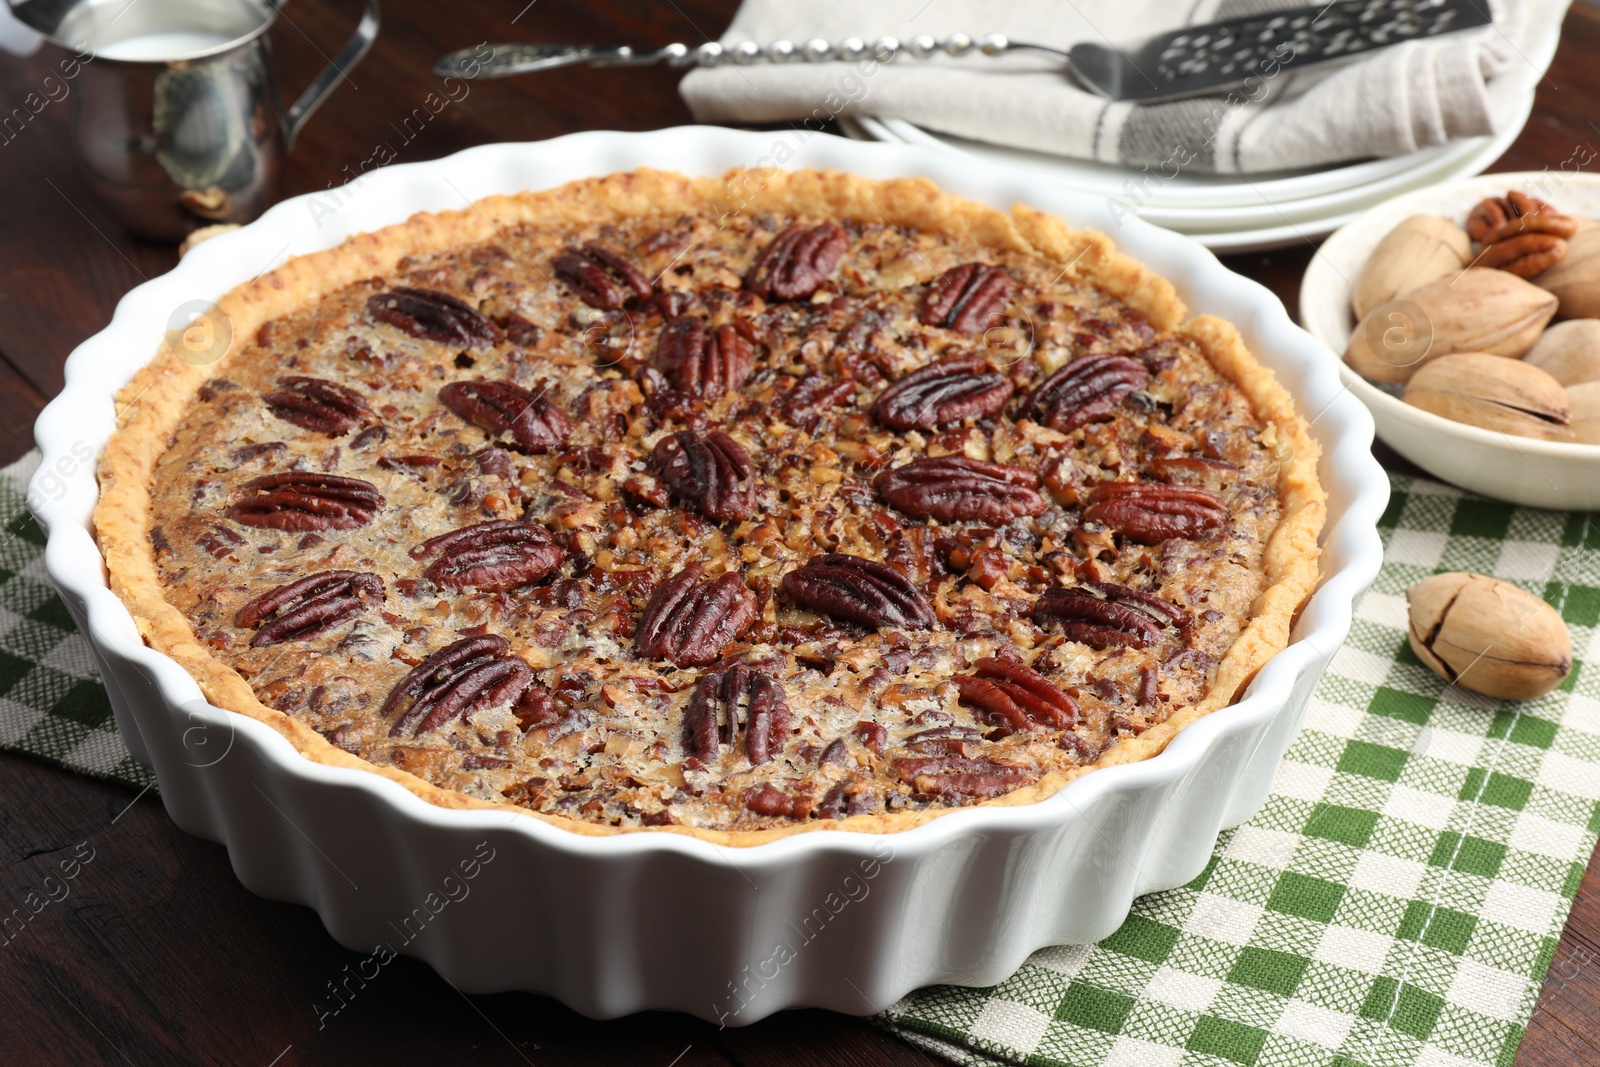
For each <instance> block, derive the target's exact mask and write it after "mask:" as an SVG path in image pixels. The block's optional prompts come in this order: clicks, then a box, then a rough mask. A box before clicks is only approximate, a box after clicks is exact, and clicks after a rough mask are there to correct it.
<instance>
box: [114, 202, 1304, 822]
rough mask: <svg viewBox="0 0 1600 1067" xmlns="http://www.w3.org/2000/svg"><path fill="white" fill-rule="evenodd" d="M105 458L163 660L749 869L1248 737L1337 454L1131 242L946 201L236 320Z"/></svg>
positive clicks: (490, 232) (386, 758) (177, 367)
mask: <svg viewBox="0 0 1600 1067" xmlns="http://www.w3.org/2000/svg"><path fill="white" fill-rule="evenodd" d="M219 306H220V307H221V309H222V310H223V311H224V312H225V313H226V314H227V315H228V316H229V318H230V319H231V323H232V326H233V329H234V335H235V337H236V340H235V342H234V344H233V346H232V348H231V349H230V350H229V351H228V353H227V354H226V356H225V357H224V358H223V359H222V360H221V361H219V362H218V363H216V364H214V365H212V366H209V367H197V366H192V365H190V364H188V363H185V362H184V361H182V360H181V359H179V358H177V355H176V354H174V353H173V352H163V353H161V354H160V355H158V357H157V358H156V360H155V361H154V362H153V363H152V364H151V365H150V367H149V368H147V369H146V370H145V371H143V372H142V373H141V374H140V375H139V376H138V377H137V378H136V379H135V381H134V382H133V383H132V384H131V385H130V386H129V387H128V392H127V394H125V395H126V396H127V397H129V398H130V399H131V398H133V397H137V398H138V399H137V403H134V404H132V406H131V407H129V408H128V411H127V413H126V414H125V416H124V426H123V428H122V429H121V430H120V431H119V433H118V434H117V435H116V437H115V438H113V440H112V442H111V444H110V446H109V447H108V449H107V453H106V457H105V460H104V461H103V464H102V470H101V474H102V482H103V494H102V501H101V505H100V508H99V511H98V513H97V530H98V536H99V538H100V541H101V545H102V547H103V549H104V551H105V553H106V557H107V560H108V562H109V566H110V569H111V574H112V581H113V583H114V587H115V588H116V590H117V591H118V593H119V594H120V595H121V596H122V597H123V598H124V599H125V601H126V602H127V603H128V604H129V605H130V607H131V609H132V610H133V612H134V614H135V616H136V618H137V619H138V620H139V622H140V625H141V627H142V628H143V631H144V634H145V636H146V638H147V640H148V641H149V642H150V643H151V644H152V645H153V646H154V647H156V648H158V649H160V650H162V651H164V652H166V653H168V654H169V655H171V656H173V657H174V658H176V659H177V660H178V661H179V662H180V663H182V664H183V665H184V666H185V667H186V668H188V669H189V670H190V671H191V672H193V673H194V674H195V676H196V677H197V678H198V679H199V680H200V682H201V683H202V685H203V686H204V688H205V691H206V692H207V694H208V696H209V697H210V698H211V699H212V700H213V701H214V702H216V703H218V704H220V705H221V706H224V707H228V708H232V709H234V710H237V711H240V712H243V713H246V714H250V715H254V716H256V717H257V718H259V719H262V720H263V721H265V722H268V723H270V724H272V725H274V726H275V727H277V728H278V729H279V730H280V731H282V732H283V733H284V734H285V735H286V736H288V737H289V738H290V740H292V741H293V742H294V743H295V744H296V745H297V746H298V747H299V749H300V750H301V751H302V752H303V753H304V754H305V755H307V756H309V757H311V758H313V759H317V760H321V761H324V762H329V763H335V764H341V765H345V766H352V767H359V768H363V769H365V770H368V771H372V772H376V773H381V774H384V775H388V776H390V777H392V778H395V779H397V780H399V781H401V782H403V783H405V784H406V785H407V786H408V787H409V788H411V789H413V790H414V791H415V792H417V793H419V794H420V795H422V796H424V797H426V798H428V799H430V800H432V801H434V802H436V803H440V804H445V805H453V806H458V807H461V806H483V805H500V806H504V805H511V806H516V807H518V808H520V809H523V810H525V811H527V812H530V813H533V814H535V815H537V816H538V817H540V818H544V819H547V820H549V821H552V822H555V823H557V824H559V825H562V826H565V827H567V828H569V829H573V830H577V831H580V832H588V833H610V832H616V831H626V830H638V829H641V828H663V829H668V830H675V831H677V832H687V833H694V834H699V835H702V836H706V837H710V838H712V839H714V840H718V841H723V842H730V843H735V844H751V843H757V842H759V841H762V840H766V839H769V838H771V837H773V836H777V835H780V834H784V833H791V832H796V831H799V830H806V829H816V828H823V827H841V826H842V827H843V828H845V829H857V830H869V831H890V830H898V829H902V828H905V827H908V826H912V825H915V824H916V823H918V822H921V821H924V820H926V819H929V818H932V817H935V816H937V815H939V814H941V813H944V812H948V811H951V810H954V809H957V808H960V807H963V806H967V805H972V804H979V803H1002V804H1004V803H1021V802H1027V801H1035V800H1038V799H1040V798H1042V797H1044V796H1047V795H1049V794H1050V793H1052V792H1054V791H1055V790H1057V789H1059V788H1060V787H1061V785H1062V784H1063V783H1065V782H1067V781H1069V780H1071V779H1072V778H1073V777H1075V776H1076V775H1078V774H1081V773H1083V772H1084V771H1086V770H1088V769H1092V768H1094V767H1097V766H1102V765H1105V764H1108V763H1116V762H1127V761H1130V760H1135V759H1141V758H1144V757H1147V756H1150V755H1152V754H1154V753H1156V752H1159V751H1160V749H1161V747H1162V746H1163V745H1164V744H1165V743H1166V742H1167V741H1168V740H1169V739H1170V738H1171V737H1172V736H1173V735H1174V734H1175V733H1176V731H1177V730H1179V729H1181V728H1182V727H1183V726H1184V725H1185V724H1187V723H1188V722H1191V721H1193V720H1194V719H1195V718H1197V717H1198V716H1200V715H1202V714H1205V713H1207V712H1209V711H1211V710H1213V709H1215V708H1218V707H1221V706H1223V705H1225V704H1227V703H1228V702H1230V701H1231V700H1233V699H1234V698H1235V696H1236V694H1237V693H1238V691H1239V690H1240V689H1241V688H1242V686H1243V685H1244V684H1245V683H1246V682H1247V681H1248V680H1249V678H1250V677H1251V676H1252V675H1253V673H1254V671H1255V670H1256V669H1257V668H1258V667H1259V666H1260V665H1261V664H1262V663H1263V662H1264V661H1265V660H1266V659H1267V658H1268V657H1270V656H1271V655H1272V654H1273V653H1274V652H1276V651H1277V650H1279V649H1281V648H1282V647H1283V646H1284V644H1285V643H1286V641H1287V637H1288V627H1289V623H1290V620H1291V617H1292V616H1293V613H1294V612H1295V611H1296V610H1297V609H1298V607H1299V605H1300V604H1301V602H1302V601H1303V600H1304V598H1305V597H1306V596H1307V595H1308V593H1309V592H1310V589H1311V587H1312V584H1313V582H1314V580H1315V576H1316V556H1317V547H1316V539H1317V534H1318V531H1319V529H1320V525H1321V519H1322V514H1323V505H1322V493H1321V490H1320V488H1319V487H1318V485H1317V483H1316V480H1315V461H1316V446H1315V445H1314V444H1313V443H1312V442H1311V440H1310V438H1309V437H1308V436H1307V433H1306V427H1305V424H1304V423H1303V421H1302V420H1301V419H1300V418H1299V417H1298V416H1297V415H1296V414H1295V412H1294V410H1293V408H1292V405H1291V403H1290V400H1289V398H1288V395H1287V394H1286V393H1285V392H1284V391H1283V390H1282V389H1281V388H1280V387H1279V386H1278V384H1277V383H1276V381H1275V380H1274V379H1273V377H1272V375H1271V374H1270V373H1269V372H1268V371H1266V370H1265V369H1263V368H1262V367H1261V366H1260V365H1259V364H1258V363H1257V362H1256V361H1255V360H1254V359H1253V358H1252V357H1251V356H1250V354H1249V353H1248V352H1247V351H1246V350H1245V348H1244V346H1243V344H1242V343H1241V341H1240V339H1239V336H1238V334H1237V332H1236V331H1235V330H1234V329H1233V328H1232V327H1231V326H1229V325H1228V324H1226V323H1223V322H1220V321H1218V320H1215V319H1208V318H1199V319H1194V320H1190V321H1187V322H1186V321H1185V319H1186V315H1187V313H1186V311H1185V310H1184V308H1183V305H1182V304H1181V303H1180V302H1179V301H1178V299H1177V297H1176V295H1175V294H1174V292H1173V290H1172V288H1171V286H1170V285H1168V284H1167V283H1166V282H1165V281H1163V280H1162V279H1160V278H1158V277H1156V276H1154V275H1153V274H1151V273H1150V272H1149V271H1148V270H1146V269H1145V268H1143V267H1141V266H1140V265H1138V264H1136V263H1134V262H1133V261H1131V260H1129V259H1127V258H1126V257H1124V256H1123V255H1121V254H1120V253H1118V252H1117V251H1116V250H1115V248H1114V247H1113V246H1112V244H1111V242H1110V241H1108V240H1107V239H1106V238H1104V237H1102V236H1100V235H1098V234H1092V233H1085V232H1077V231H1072V230H1070V229H1068V228H1067V227H1066V226H1065V225H1064V224H1063V223H1061V222H1060V221H1059V220H1057V219H1054V218H1051V217H1048V216H1044V215H1041V214H1038V213H1035V212H1031V211H1028V210H1026V209H1021V208H1019V209H1017V210H1016V211H1015V212H1014V213H1011V214H1006V213H1004V212H1000V211H996V210H993V209H991V208H988V207H984V206H981V205H978V204H974V203H971V202H968V201H964V200H960V199H957V198H955V197H952V196H948V195H945V194H942V193H940V192H939V191H938V190H937V189H935V188H933V187H932V186H931V185H929V184H928V183H926V182H921V181H909V180H906V181H888V182H871V181H867V180H864V179H860V178H853V177H850V176H847V175H839V174H834V173H827V172H794V173H782V172H735V173H733V174H730V175H727V176H725V177H724V178H721V179H689V178H684V177H681V176H677V175H671V174H664V173H659V172H651V171H639V172H635V173H631V174H623V175H614V176H612V177H609V178H604V179H596V180H591V181H585V182H579V183H575V184H573V185H569V186H565V187H562V188H560V189H556V190H552V191H549V192H540V193H529V194H523V195H519V196H512V197H500V198H493V199H490V200H487V201H484V202H482V203H480V204H478V205H475V206H474V207H473V208H472V209H471V210H468V211H462V212H459V213H456V214H443V215H433V216H417V217H416V218H413V219H412V220H410V221H408V222H406V223H403V224H401V225H398V226H395V227H391V228H390V229H387V230H383V231H380V232H378V233H375V234H369V235H363V236H360V237H357V238H353V239H351V240H350V241H348V242H346V243H345V244H344V245H342V246H340V247H338V248H335V249H333V250H332V251H329V252H323V253H318V254H315V255H311V256H307V257H304V258H301V259H297V260H294V261H291V262H290V263H289V264H288V265H286V266H285V267H283V268H281V269H279V270H277V271H274V272H273V273H272V274H269V275H267V276H265V277H263V278H261V279H258V280H256V281H253V282H251V283H249V284H247V285H245V286H242V287H241V288H239V289H236V290H234V291H233V292H232V293H230V294H228V296H226V297H224V298H223V300H222V301H221V302H220V305H219Z"/></svg>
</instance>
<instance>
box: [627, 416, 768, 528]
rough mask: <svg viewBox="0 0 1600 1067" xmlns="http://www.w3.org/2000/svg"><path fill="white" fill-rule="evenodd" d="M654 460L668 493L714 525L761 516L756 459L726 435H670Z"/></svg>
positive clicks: (718, 432) (653, 454)
mask: <svg viewBox="0 0 1600 1067" xmlns="http://www.w3.org/2000/svg"><path fill="white" fill-rule="evenodd" d="M650 460H651V462H652V463H654V464H655V467H656V470H657V471H659V472H660V474H661V480H662V481H663V482H665V483H666V486H667V488H668V489H669V490H671V491H672V493H673V494H674V495H676V496H677V497H678V498H679V499H681V500H683V501H684V503H686V504H688V505H690V506H691V507H693V508H695V509H696V510H697V511H699V512H700V514H702V515H704V516H705V517H706V518H708V519H710V520H711V521H712V522H738V521H740V520H742V519H747V518H749V517H750V516H751V514H753V513H754V511H755V483H754V473H755V468H754V467H753V466H751V463H750V453H748V452H746V451H745V450H744V446H743V445H741V444H739V442H737V441H735V440H734V439H733V438H731V437H729V436H728V435H727V434H725V433H723V432H722V431H721V430H716V431H713V432H711V433H709V434H707V435H706V436H704V437H701V436H700V435H699V434H696V433H693V432H691V431H689V430H683V431H680V432H678V433H674V434H668V435H667V436H666V437H663V438H662V439H661V440H660V441H658V442H656V447H655V449H654V450H653V451H652V452H651V454H650Z"/></svg>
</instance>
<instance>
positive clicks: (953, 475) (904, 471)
mask: <svg viewBox="0 0 1600 1067" xmlns="http://www.w3.org/2000/svg"><path fill="white" fill-rule="evenodd" d="M872 484H873V487H874V488H875V489H877V491H878V496H879V497H880V498H881V499H882V500H883V502H884V503H886V504H888V505H889V506H890V507H892V508H895V509H896V510H898V511H901V512H903V513H905V514H906V515H910V516H911V517H912V518H914V519H937V520H938V521H940V522H982V523H988V524H990V525H997V526H998V525H1004V524H1005V523H1008V522H1010V521H1011V520H1013V519H1017V518H1021V517H1022V516H1024V515H1037V514H1038V513H1039V512H1041V511H1043V510H1044V507H1045V503H1044V498H1043V497H1041V496H1040V495H1039V493H1038V492H1037V489H1038V486H1039V476H1038V475H1037V474H1034V473H1033V472H1032V471H1025V470H1023V469H1022V468H1020V467H1007V466H1005V465H1003V464H1000V463H985V462H983V461H982V460H976V459H968V458H967V457H966V456H935V457H932V458H928V457H924V458H922V459H914V460H912V461H911V462H910V463H907V464H906V465H905V466H903V467H896V468H895V469H894V470H890V471H885V472H883V473H882V474H880V475H878V477H877V478H876V479H874V481H873V483H872Z"/></svg>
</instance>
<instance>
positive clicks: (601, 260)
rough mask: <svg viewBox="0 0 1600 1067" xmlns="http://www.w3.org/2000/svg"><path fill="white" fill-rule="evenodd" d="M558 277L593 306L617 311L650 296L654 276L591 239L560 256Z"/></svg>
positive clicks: (580, 297)
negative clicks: (651, 278) (648, 275)
mask: <svg viewBox="0 0 1600 1067" xmlns="http://www.w3.org/2000/svg"><path fill="white" fill-rule="evenodd" d="M552 265H553V266H554V267H555V271H556V277H557V278H560V279H561V280H562V281H564V282H566V283H567V284H568V285H570V286H571V287H572V291H573V292H574V293H576V294H578V299H579V300H582V301H583V302H584V303H585V304H588V305H589V306H590V307H593V308H599V309H600V310H602V311H616V310H618V309H619V308H621V307H622V306H623V305H625V304H628V303H630V302H632V301H635V300H648V299H650V294H651V292H652V291H653V290H652V288H651V285H650V279H649V278H647V277H645V275H644V272H643V271H642V270H640V269H639V268H638V267H637V266H635V265H634V263H633V261H632V260H630V259H629V258H628V257H627V256H625V255H623V254H622V253H621V252H617V251H614V250H613V249H610V248H607V247H606V246H605V245H602V244H595V243H593V242H590V243H589V244H586V245H583V246H581V247H578V248H568V249H565V250H563V251H562V252H561V253H560V254H559V255H557V256H556V258H555V261H554V263H553V264H552Z"/></svg>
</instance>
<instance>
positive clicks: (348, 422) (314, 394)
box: [262, 374, 374, 437]
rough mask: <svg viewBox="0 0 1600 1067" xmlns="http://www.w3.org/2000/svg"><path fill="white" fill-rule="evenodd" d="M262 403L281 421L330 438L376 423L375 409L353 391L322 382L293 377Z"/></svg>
mask: <svg viewBox="0 0 1600 1067" xmlns="http://www.w3.org/2000/svg"><path fill="white" fill-rule="evenodd" d="M262 399H263V400H265V401H266V402H267V406H268V407H270V408H271V409H272V413H273V414H274V415H276V416H278V418H280V419H284V420H286V421H288V422H292V423H294V424H295V425H296V426H299V427H300V428H301V429H305V430H314V431H316V432H317V433H325V434H328V435H329V436H330V437H337V436H339V435H340V434H344V433H349V432H350V431H351V430H353V429H355V428H356V427H357V426H360V425H363V424H364V423H367V422H369V421H371V420H372V419H373V417H374V416H373V414H372V409H371V408H369V407H368V406H367V402H366V401H365V400H363V399H362V398H361V394H360V393H358V392H356V391H355V390H354V389H351V388H348V387H347V386H343V385H336V384H335V383H333V382H329V381H324V380H323V379H321V378H308V377H305V376H303V375H298V374H296V375H291V376H290V377H287V378H279V379H278V388H277V390H276V391H274V392H271V393H263V394H262Z"/></svg>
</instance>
